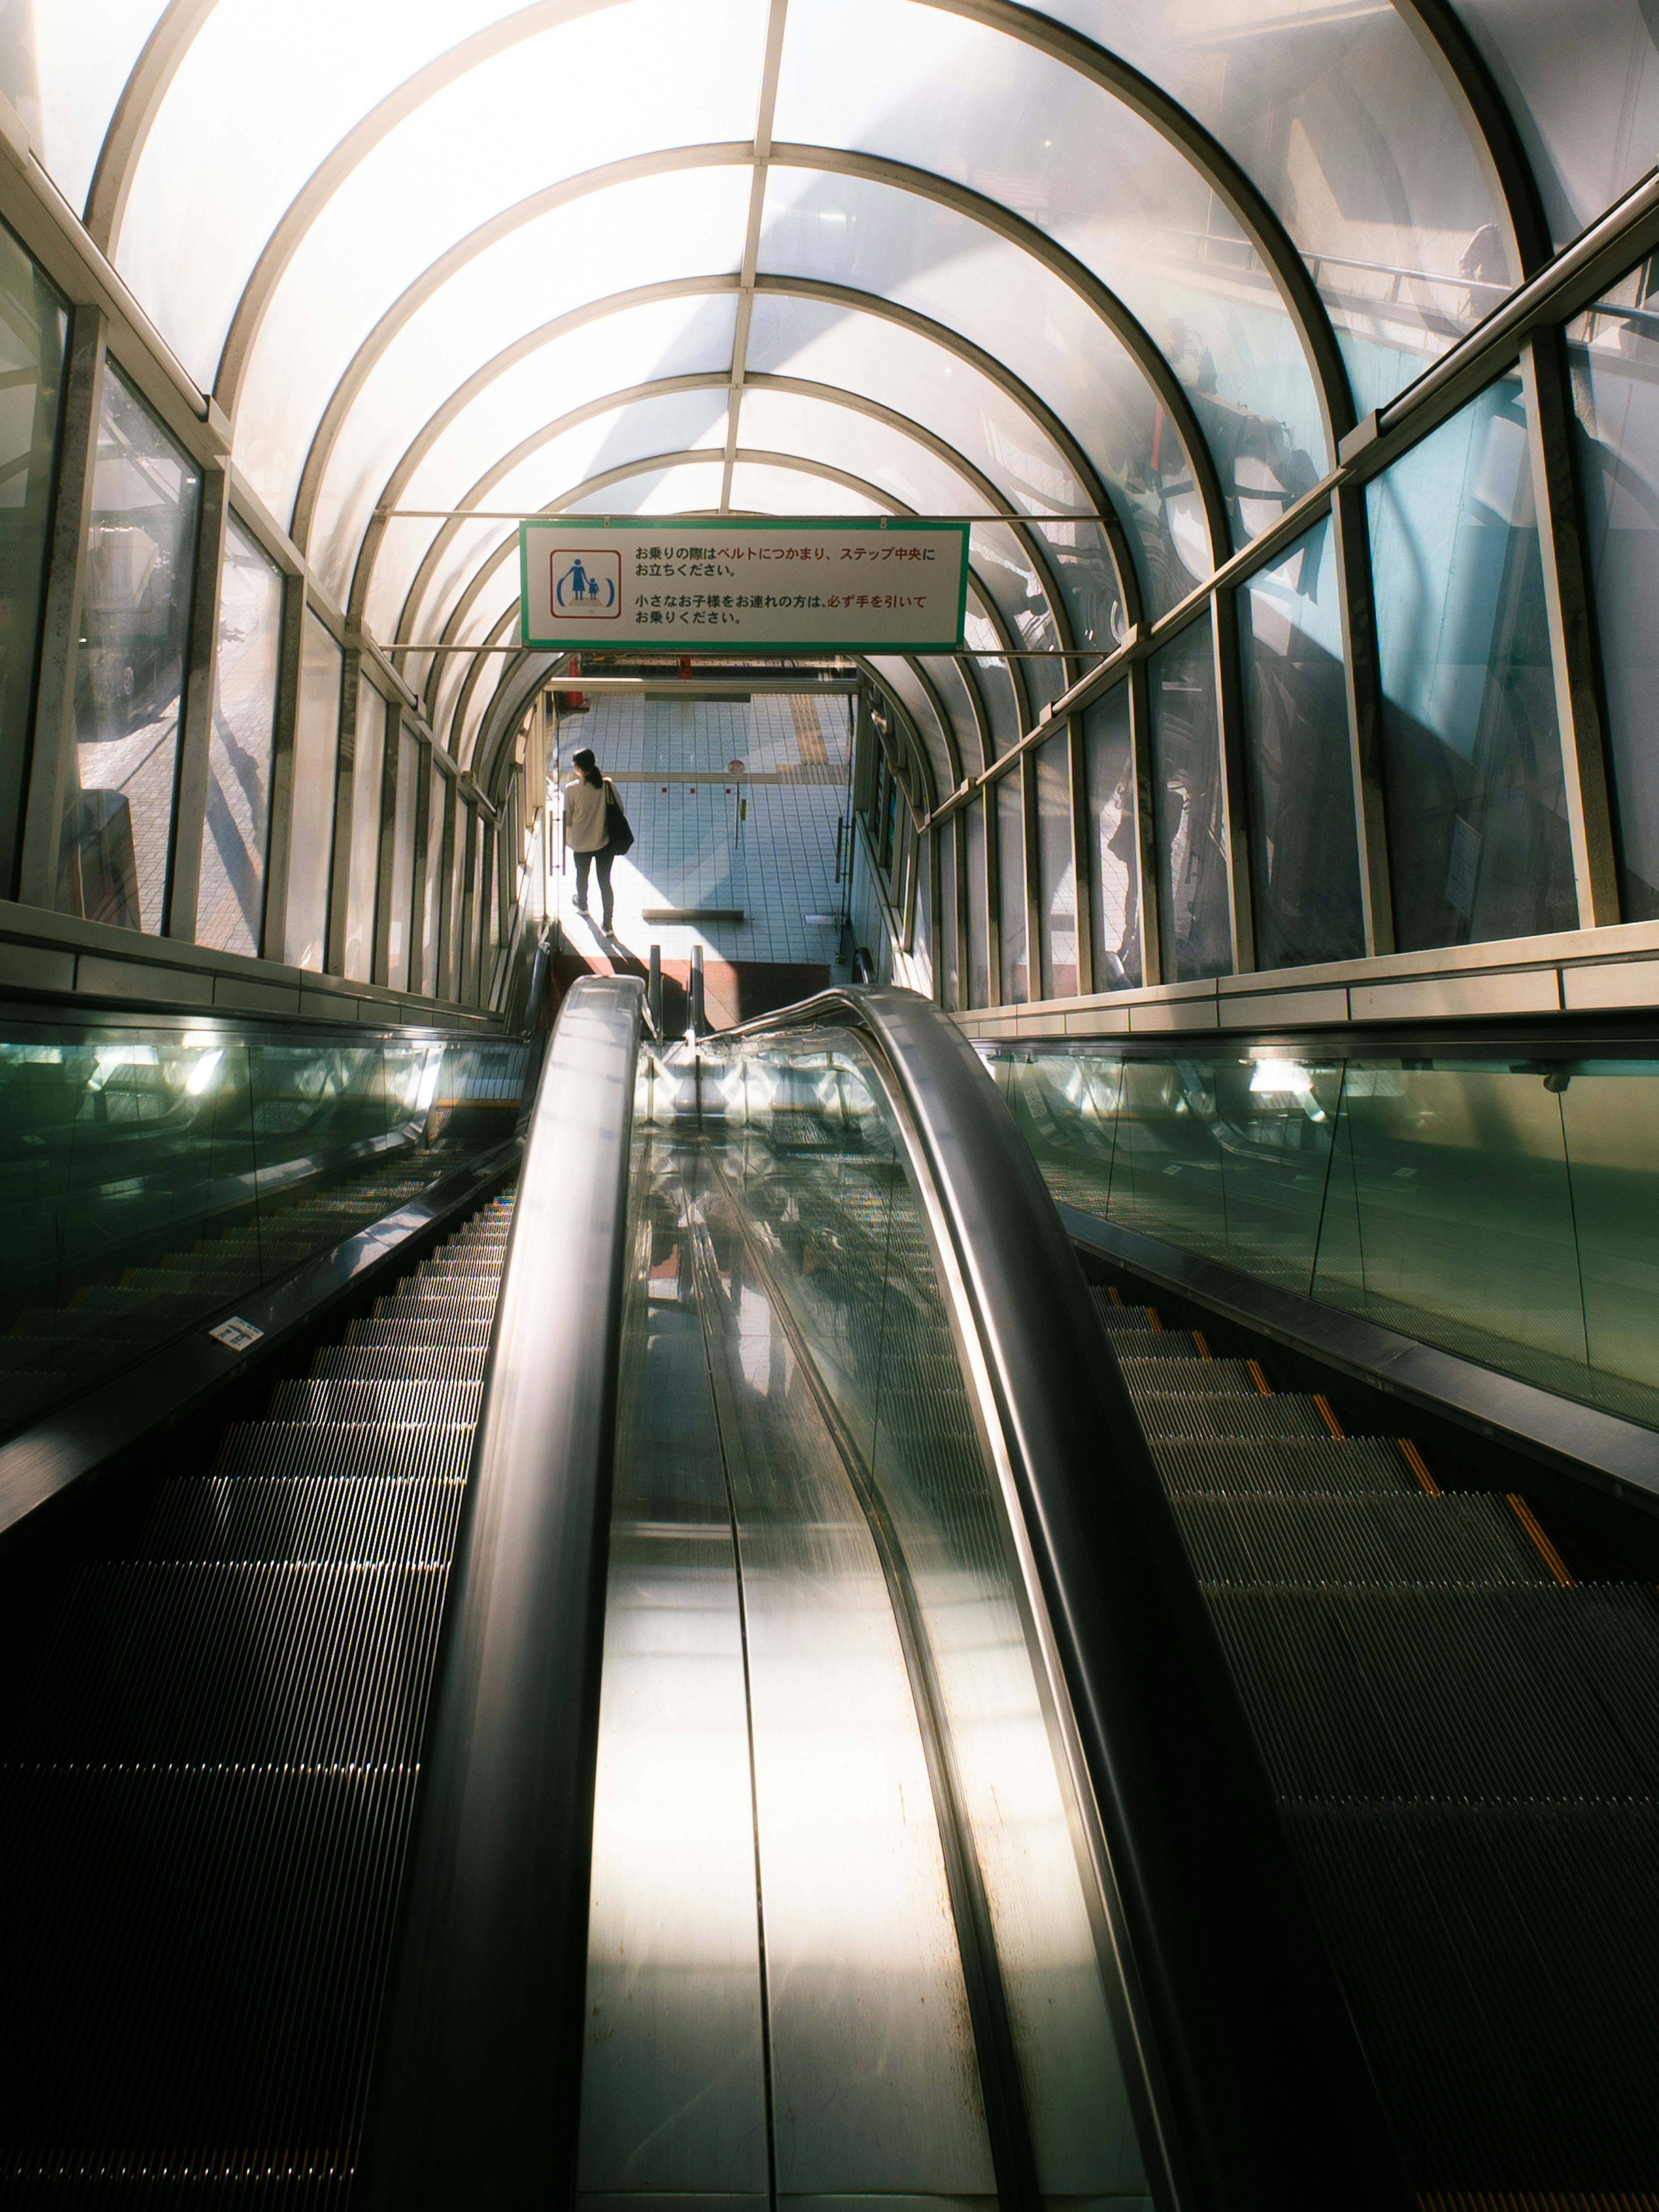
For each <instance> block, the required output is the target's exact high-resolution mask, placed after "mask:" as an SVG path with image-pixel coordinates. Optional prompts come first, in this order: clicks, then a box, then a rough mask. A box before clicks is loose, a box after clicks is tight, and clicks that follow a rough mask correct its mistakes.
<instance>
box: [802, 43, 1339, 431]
mask: <svg viewBox="0 0 1659 2212" xmlns="http://www.w3.org/2000/svg"><path fill="white" fill-rule="evenodd" d="M872 54H879V55H880V57H881V66H880V67H879V68H878V69H872V68H871V67H870V65H869V57H870V56H871V55H872ZM944 83H948V84H949V86H950V88H951V95H950V98H949V99H948V100H941V99H940V97H939V87H940V85H941V84H944ZM775 132H776V136H777V137H778V139H779V140H780V141H797V140H799V141H804V142H806V143H812V144H827V145H836V146H849V147H856V148H858V149H860V150H861V151H865V152H869V153H873V154H883V155H889V156H890V158H892V159H893V160H895V161H904V162H908V163H909V164H910V165H912V166H913V167H917V168H921V169H927V170H932V171H934V172H937V173H939V175H942V176H948V177H951V178H952V179H955V180H956V181H957V183H959V184H963V185H969V187H970V188H971V189H972V190H974V191H977V192H982V193H983V194H985V196H986V197H987V198H989V199H993V200H996V201H998V202H1000V204H1002V205H1004V206H1006V207H1007V208H1009V209H1011V210H1012V211H1013V213H1014V214H1016V215H1018V216H1024V219H1025V220H1026V221H1027V222H1032V223H1035V224H1036V226H1037V227H1038V228H1039V229H1042V230H1044V231H1046V232H1047V233H1048V234H1049V236H1050V237H1052V238H1054V239H1056V240H1059V242H1060V244H1061V245H1062V246H1066V248H1067V249H1068V250H1069V251H1070V252H1073V253H1074V254H1076V255H1077V257H1078V258H1079V260H1081V261H1083V262H1085V264H1087V265H1088V267H1090V268H1091V269H1092V270H1093V271H1094V272H1095V274H1096V275H1097V276H1099V277H1100V278H1101V279H1102V280H1103V283H1106V284H1108V285H1109V286H1110V288H1111V289H1112V290H1113V291H1114V292H1115V293H1116V294H1117V295H1118V297H1119V298H1120V299H1121V300H1122V301H1124V302H1125V303H1126V305H1127V307H1129V308H1130V310H1131V312H1132V313H1133V314H1134V315H1135V316H1136V317H1137V319H1139V322H1140V323H1141V324H1142V325H1143V326H1144V328H1145V329H1146V331H1148V332H1149V333H1150V334H1151V336H1152V340H1153V342H1154V343H1156V344H1158V345H1159V346H1161V347H1162V348H1163V349H1164V354H1165V355H1166V356H1167V357H1168V359H1169V360H1170V362H1171V363H1172V364H1173V366H1174V367H1175V368H1176V372H1177V374H1179V375H1181V376H1182V379H1183V380H1185V381H1188V382H1190V383H1192V384H1193V385H1194V387H1195V388H1204V387H1206V388H1207V389H1208V390H1210V391H1212V392H1214V393H1215V394H1216V395H1217V396H1218V398H1219V399H1220V400H1222V401H1223V402H1224V403H1225V404H1226V405H1227V406H1228V407H1230V408H1232V409H1236V410H1240V411H1242V412H1243V413H1244V414H1247V415H1252V416H1267V418H1268V419H1269V420H1270V421H1273V422H1280V423H1282V424H1284V425H1285V428H1286V430H1287V433H1288V435H1289V437H1290V440H1291V444H1292V445H1293V446H1294V447H1300V448H1302V449H1304V451H1306V452H1307V453H1310V454H1312V455H1313V456H1314V457H1315V459H1316V464H1317V465H1316V469H1315V471H1314V473H1316V474H1317V473H1320V472H1322V470H1323V468H1324V467H1325V465H1326V463H1327V448H1326V441H1325V437H1324V434H1323V430H1322V423H1321V417H1320V410H1319V404H1318V400H1317V398H1316V392H1315V388H1314V383H1313V379H1312V376H1311V374H1310V369H1309V365H1308V359H1307V356H1306V353H1305V350H1304V347H1303V344H1302V343H1301V341H1300V339H1299V337H1298V336H1297V331H1296V327H1295V325H1294V324H1293V323H1292V322H1291V318H1290V315H1289V313H1288V311H1287V309H1286V307H1285V302H1284V301H1283V300H1282V299H1281V298H1280V296H1279V293H1278V291H1277V290H1276V289H1274V287H1273V282H1272V280H1271V279H1270V277H1269V276H1268V274H1267V270H1266V269H1265V268H1264V267H1263V265H1262V263H1261V258H1260V257H1259V256H1258V255H1257V254H1256V252H1255V250H1254V249H1253V248H1252V246H1250V244H1249V241H1248V240H1247V239H1246V238H1245V237H1244V235H1243V234H1242V233H1241V232H1240V231H1239V229H1238V228H1237V225H1236V224H1235V223H1234V222H1232V221H1231V218H1230V217H1229V216H1227V215H1226V213H1225V210H1223V209H1222V208H1221V207H1220V206H1219V204H1218V203H1217V201H1216V199H1215V197H1214V195H1213V193H1212V191H1211V190H1210V188H1209V186H1208V185H1207V184H1206V181H1205V179H1204V178H1203V177H1202V176H1201V175H1200V173H1199V171H1198V170H1197V169H1196V168H1195V167H1194V165H1193V163H1192V162H1191V161H1189V160H1188V157H1187V155H1185V154H1184V153H1182V151H1181V150H1180V149H1178V148H1177V147H1176V146H1175V145H1173V144H1172V143H1170V141H1169V140H1168V139H1166V138H1164V137H1161V136H1160V135H1159V133H1158V131H1155V130H1153V129H1152V126H1151V125H1150V124H1147V123H1145V122H1143V121H1142V120H1141V119H1140V118H1139V116H1138V115H1136V114H1134V113H1133V111H1132V110H1130V109H1129V108H1128V107H1127V106H1125V105H1124V104H1123V103H1122V102H1121V100H1116V99H1115V98H1114V97H1113V96H1112V95H1111V94H1109V93H1106V92H1104V91H1103V90H1101V89H1100V88H1098V87H1097V86H1095V85H1093V84H1091V83H1090V82H1088V81H1087V80H1086V79H1085V78H1084V77H1083V76H1079V74H1078V72H1077V71H1076V70H1071V69H1068V68H1066V66H1065V65H1064V64H1062V63H1060V62H1058V61H1054V60H1051V59H1050V58H1048V57H1047V56H1046V55H1043V54H1041V53H1038V52H1036V51H1035V50H1034V49H1033V48H1031V47H1030V46H1025V45H1023V44H1021V43H1020V42H1019V41H1018V40H1014V39H1012V38H1008V37H1006V36H1005V35H1003V34H1002V33H1000V32H997V31H993V30H989V29H987V28H986V27H984V26H982V25H981V24H977V23H970V22H967V21H962V20H959V19H957V18H955V17H948V16H943V15H940V14H939V12H938V11H937V10H935V9H931V8H928V7H926V6H919V5H917V4H916V0H792V4H791V7H790V10H789V27H788V31H787V35H786V38H785V41H784V55H783V70H782V75H781V79H780V82H779V88H778V108H777V120H776V125H775Z"/></svg>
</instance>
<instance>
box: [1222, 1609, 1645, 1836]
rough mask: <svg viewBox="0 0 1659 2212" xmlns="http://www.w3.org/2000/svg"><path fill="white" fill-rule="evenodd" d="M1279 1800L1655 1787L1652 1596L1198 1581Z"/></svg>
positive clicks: (1605, 1795)
mask: <svg viewBox="0 0 1659 2212" xmlns="http://www.w3.org/2000/svg"><path fill="white" fill-rule="evenodd" d="M1209 1604H1210V1610H1211V1613H1212V1618H1213V1619H1214V1620H1215V1623H1216V1626H1217V1629H1218V1632H1219V1634H1220V1637H1221V1640H1222V1643H1223V1644H1224V1646H1225V1650H1226V1652H1227V1656H1228V1659H1229V1661H1230V1662H1231V1667H1232V1670H1233V1674H1234V1678H1235V1680H1237V1684H1238V1686H1239V1689H1240V1692H1241V1693H1242V1695H1243V1699H1244V1703H1245V1705H1246V1708H1247V1710H1248V1711H1249V1715H1250V1719H1251V1723H1252V1725H1253V1726H1254V1728H1255V1733H1256V1736H1257V1740H1258V1741H1259V1743H1260V1744H1261V1750H1262V1755H1263V1757H1264V1759H1265V1760H1266V1763H1267V1770H1268V1773H1269V1775H1270V1777H1271V1778H1272V1780H1273V1786H1274V1788H1275V1789H1276V1790H1278V1792H1279V1796H1281V1797H1283V1798H1286V1799H1289V1800H1291V1801H1297V1802H1301V1801H1340V1800H1345V1799H1346V1800H1360V1801H1370V1800H1384V1799H1407V1800H1414V1799H1431V1800H1440V1801H1444V1802H1452V1803H1455V1802H1467V1801H1469V1800H1475V1799H1479V1800H1485V1801H1486V1802H1499V1803H1501V1802H1505V1801H1508V1800H1511V1799H1516V1798H1559V1799H1563V1800H1571V1799H1576V1798H1583V1799H1589V1800H1601V1801H1607V1802H1611V1801H1616V1800H1619V1799H1622V1798H1645V1797H1648V1796H1659V1606H1656V1603H1655V1601H1654V1599H1653V1597H1652V1595H1650V1593H1648V1592H1647V1591H1645V1590H1644V1589H1639V1588H1635V1587H1632V1586H1629V1585H1624V1584H1618V1583H1606V1584H1601V1585H1595V1584H1589V1585H1581V1586H1579V1587H1578V1588H1577V1589H1571V1590H1562V1589H1555V1588H1554V1587H1553V1586H1551V1587H1548V1588H1545V1589H1481V1590H1470V1589H1445V1588H1443V1589H1433V1590H1430V1589H1393V1590H1382V1589H1340V1590H1339V1589H1323V1590H1313V1591H1307V1590H1304V1591H1300V1592H1297V1593H1295V1594H1290V1593H1285V1592H1283V1591H1279V1590H1262V1589H1251V1590H1241V1589H1216V1590H1212V1592H1211V1593H1210V1594H1209Z"/></svg>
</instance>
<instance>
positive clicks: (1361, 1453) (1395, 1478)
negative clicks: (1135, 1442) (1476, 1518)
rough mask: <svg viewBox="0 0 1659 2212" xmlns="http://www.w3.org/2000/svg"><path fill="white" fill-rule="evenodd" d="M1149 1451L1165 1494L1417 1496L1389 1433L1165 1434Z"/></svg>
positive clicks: (1322, 1429)
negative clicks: (1185, 1436) (1225, 1437)
mask: <svg viewBox="0 0 1659 2212" xmlns="http://www.w3.org/2000/svg"><path fill="white" fill-rule="evenodd" d="M1276 1402H1277V1401H1275V1400H1267V1401H1264V1403H1267V1404H1273V1403H1276ZM1151 1448H1152V1459H1153V1462H1154V1463H1155V1464H1156V1466H1157V1468H1158V1473H1159V1474H1161V1475H1162V1477H1163V1478H1164V1487H1165V1488H1166V1489H1167V1490H1168V1491H1169V1492H1170V1495H1171V1496H1172V1497H1199V1496H1222V1497H1237V1498H1248V1497H1273V1498H1304V1497H1311V1496H1315V1495H1317V1494H1319V1493H1322V1492H1345V1493H1348V1494H1351V1495H1352V1496H1355V1497H1358V1496H1361V1495H1364V1494H1367V1493H1373V1492H1375V1493H1380V1494H1383V1495H1387V1494H1391V1493H1395V1492H1398V1493H1400V1494H1401V1495H1402V1496H1407V1495H1408V1496H1410V1497H1413V1498H1420V1497H1422V1495H1423V1491H1422V1487H1421V1486H1420V1485H1419V1482H1418V1481H1417V1480H1416V1478H1415V1477H1414V1476H1413V1474H1412V1471H1411V1469H1410V1468H1409V1467H1407V1464H1406V1460H1405V1455H1404V1454H1403V1453H1402V1452H1401V1449H1400V1447H1399V1445H1398V1444H1397V1443H1395V1441H1394V1440H1393V1438H1392V1437H1334V1436H1332V1435H1331V1433H1330V1431H1328V1429H1326V1428H1325V1427H1324V1425H1323V1424H1321V1427H1320V1432H1319V1434H1318V1435H1316V1436H1307V1437H1273V1438H1271V1439H1269V1438H1267V1437H1254V1438H1243V1437H1241V1438H1237V1439H1231V1440H1227V1441H1223V1440H1221V1439H1200V1440H1193V1441H1183V1440H1182V1439H1181V1438H1179V1437H1166V1438H1164V1439H1161V1440H1159V1439H1156V1438H1155V1439H1152V1444H1151Z"/></svg>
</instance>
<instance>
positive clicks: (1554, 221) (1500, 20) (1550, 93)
mask: <svg viewBox="0 0 1659 2212" xmlns="http://www.w3.org/2000/svg"><path fill="white" fill-rule="evenodd" d="M1457 12H1458V14H1459V15H1460V16H1461V17H1462V21H1463V22H1464V23H1465V24H1466V25H1467V26H1468V30H1469V32H1470V33H1471V35H1472V36H1473V38H1474V41H1475V43H1476V45H1477V46H1479V47H1480V52H1481V54H1482V56H1483V57H1484V58H1485V60H1486V66H1487V67H1488V68H1489V69H1490V70H1491V71H1492V76H1493V78H1494V79H1495V81H1496V82H1497V85H1498V91H1499V93H1500V94H1502V96H1503V100H1504V106H1506V107H1507V108H1508V109H1509V112H1510V115H1511V117H1512V118H1514V121H1515V125H1516V129H1517V131H1519V132H1520V135H1521V142H1522V145H1523V146H1524V147H1525V149H1526V152H1527V158H1528V162H1529V163H1530V165H1531V168H1532V173H1533V175H1534V177H1535V178H1536V179H1537V181H1538V189H1539V191H1540V192H1541V195H1542V197H1543V202H1544V212H1545V214H1546V216H1547V217H1548V219H1549V225H1550V229H1551V231H1552V233H1553V236H1554V239H1555V242H1556V244H1557V246H1565V245H1566V244H1567V243H1568V242H1569V240H1572V239H1575V238H1577V235H1578V234H1579V232H1580V231H1581V230H1584V229H1587V228H1589V225H1590V224H1591V223H1593V222H1595V219H1596V217H1597V216H1599V215H1601V213H1602V212H1603V211H1604V210H1606V209H1607V208H1610V207H1611V206H1612V205H1613V202H1614V200H1616V199H1618V198H1619V197H1620V196H1621V195H1622V194H1623V193H1625V192H1627V191H1630V189H1631V188H1632V185H1635V184H1637V183H1638V182H1639V180H1640V179H1642V178H1643V177H1644V175H1645V174H1646V173H1648V171H1649V170H1650V169H1651V167H1653V149H1654V146H1655V143H1656V142H1659V53H1656V52H1655V48H1656V46H1659V21H1656V18H1655V15H1654V12H1653V9H1652V8H1651V7H1650V5H1648V4H1647V0H1573V4H1572V6H1571V8H1551V7H1541V6H1538V5H1535V4H1531V0H1460V4H1459V7H1458V10H1457Z"/></svg>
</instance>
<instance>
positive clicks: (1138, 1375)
mask: <svg viewBox="0 0 1659 2212" xmlns="http://www.w3.org/2000/svg"><path fill="white" fill-rule="evenodd" d="M1117 1364H1118V1365H1119V1367H1120V1368H1121V1370H1122V1373H1123V1379H1124V1381H1125V1382H1126V1383H1127V1384H1128V1386H1129V1388H1130V1389H1131V1390H1132V1391H1133V1392H1134V1393H1135V1394H1136V1395H1137V1396H1139V1395H1145V1394H1156V1395H1170V1396H1171V1397H1176V1396H1179V1397H1200V1398H1203V1397H1228V1396H1238V1397H1248V1396H1249V1394H1250V1393H1251V1392H1252V1391H1255V1394H1256V1395H1257V1396H1258V1397H1260V1396H1261V1395H1262V1393H1261V1390H1260V1389H1259V1388H1258V1386H1257V1383H1256V1379H1255V1376H1254V1375H1252V1374H1251V1372H1250V1370H1249V1363H1248V1362H1247V1361H1245V1360H1243V1359H1182V1358H1173V1359H1171V1358H1165V1357H1162V1356H1159V1355H1157V1354H1146V1353H1143V1352H1133V1353H1125V1352H1119V1354H1118V1361H1117Z"/></svg>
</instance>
